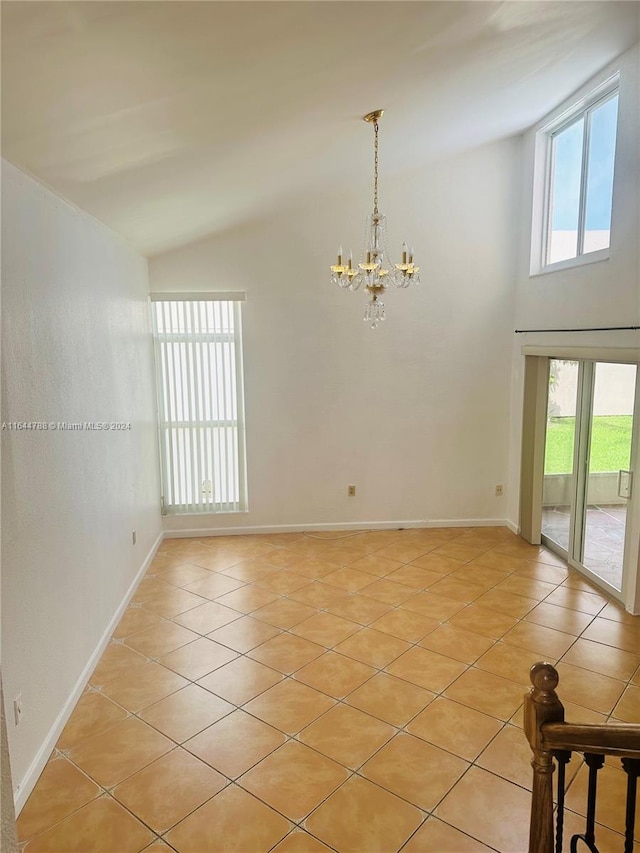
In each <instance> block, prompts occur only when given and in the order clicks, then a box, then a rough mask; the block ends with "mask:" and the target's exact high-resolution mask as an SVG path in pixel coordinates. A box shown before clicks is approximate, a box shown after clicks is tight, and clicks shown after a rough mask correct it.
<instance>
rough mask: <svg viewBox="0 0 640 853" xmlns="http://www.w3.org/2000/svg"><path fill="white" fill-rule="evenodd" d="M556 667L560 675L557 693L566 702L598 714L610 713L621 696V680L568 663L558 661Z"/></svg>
mask: <svg viewBox="0 0 640 853" xmlns="http://www.w3.org/2000/svg"><path fill="white" fill-rule="evenodd" d="M556 669H557V670H558V675H559V676H560V683H559V687H558V690H559V694H558V695H560V696H562V697H563V699H566V700H567V701H568V702H575V704H576V705H582V706H583V707H584V708H591V709H592V710H593V711H598V712H599V713H600V714H610V713H611V712H612V711H613V709H614V707H615V705H616V702H617V701H618V699H619V698H620V697H621V696H622V691H623V690H624V683H623V682H622V681H618V680H616V679H614V678H609V677H608V676H606V675H600V673H597V672H590V673H586V672H585V670H584V669H581V668H580V667H577V666H572V665H571V664H568V663H559V664H558V665H557V667H556Z"/></svg>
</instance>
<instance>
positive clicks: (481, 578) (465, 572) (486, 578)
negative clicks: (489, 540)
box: [450, 560, 509, 589]
mask: <svg viewBox="0 0 640 853" xmlns="http://www.w3.org/2000/svg"><path fill="white" fill-rule="evenodd" d="M450 577H451V578H452V580H462V581H470V582H471V583H475V584H479V585H480V586H484V587H485V588H486V589H491V587H493V586H495V585H496V584H499V583H500V581H503V580H504V579H505V578H508V577H509V572H503V571H500V569H492V568H489V567H488V566H483V565H482V564H481V563H479V562H477V561H476V560H473V561H472V562H470V563H465V564H464V565H463V566H462V568H460V569H456V571H455V572H452V573H451V575H450Z"/></svg>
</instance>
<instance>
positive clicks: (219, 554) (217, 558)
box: [190, 551, 242, 572]
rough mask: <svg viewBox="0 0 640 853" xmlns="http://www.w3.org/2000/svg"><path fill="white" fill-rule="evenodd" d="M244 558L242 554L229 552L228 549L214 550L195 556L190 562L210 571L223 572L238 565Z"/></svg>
mask: <svg viewBox="0 0 640 853" xmlns="http://www.w3.org/2000/svg"><path fill="white" fill-rule="evenodd" d="M241 560H242V555H240V554H233V553H228V552H226V551H214V552H209V553H203V554H202V555H198V556H195V557H193V559H191V560H190V562H192V563H194V564H195V565H196V566H202V567H203V568H205V569H208V570H209V571H210V572H222V571H224V570H225V569H230V568H231V567H232V566H235V565H237V564H238V563H239V562H240V561H241Z"/></svg>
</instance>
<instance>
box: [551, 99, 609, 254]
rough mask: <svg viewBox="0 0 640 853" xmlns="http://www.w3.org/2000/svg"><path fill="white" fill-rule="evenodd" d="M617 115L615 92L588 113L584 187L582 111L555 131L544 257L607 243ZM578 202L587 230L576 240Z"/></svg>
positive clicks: (604, 245)
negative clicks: (579, 115) (548, 219)
mask: <svg viewBox="0 0 640 853" xmlns="http://www.w3.org/2000/svg"><path fill="white" fill-rule="evenodd" d="M617 117H618V96H617V95H614V96H613V97H611V98H609V99H608V100H607V101H605V102H604V103H603V104H601V105H600V106H598V107H596V109H594V110H593V111H592V113H591V117H590V131H589V150H588V152H587V170H586V187H584V188H582V187H581V181H582V156H583V141H584V133H585V126H586V120H585V117H584V116H582V117H580V118H579V119H578V120H577V121H575V122H574V123H573V124H571V125H569V127H567V128H565V129H564V130H562V131H560V132H559V133H558V134H557V135H556V136H555V137H554V140H553V177H552V187H551V190H552V195H551V205H552V209H551V235H550V238H551V239H550V245H549V252H548V263H555V262H556V261H560V260H565V259H568V258H574V257H576V256H577V255H579V254H584V253H587V252H593V251H597V250H598V249H602V248H606V247H608V246H609V232H610V228H611V202H612V194H613V167H614V158H615V144H616V124H617ZM581 203H582V204H584V205H585V211H584V231H585V234H584V238H583V245H582V246H578V223H579V218H580V204H581Z"/></svg>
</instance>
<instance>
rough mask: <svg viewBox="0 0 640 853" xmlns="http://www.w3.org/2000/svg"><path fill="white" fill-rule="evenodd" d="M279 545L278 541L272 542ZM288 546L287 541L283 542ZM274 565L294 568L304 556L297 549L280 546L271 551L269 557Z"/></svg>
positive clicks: (269, 560) (281, 567) (282, 567)
mask: <svg viewBox="0 0 640 853" xmlns="http://www.w3.org/2000/svg"><path fill="white" fill-rule="evenodd" d="M272 544H275V545H277V544H278V543H277V542H276V543H272ZM282 544H283V545H285V546H286V544H287V543H282ZM266 559H267V560H268V562H269V563H271V565H272V566H277V567H278V568H280V569H293V571H295V570H296V566H297V565H298V564H299V563H300V562H301V560H302V559H304V558H302V557H301V556H300V554H298V553H297V552H296V551H291V550H289V549H288V548H286V547H282V548H278V549H277V550H276V551H271V553H270V554H268V556H267V558H266Z"/></svg>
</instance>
